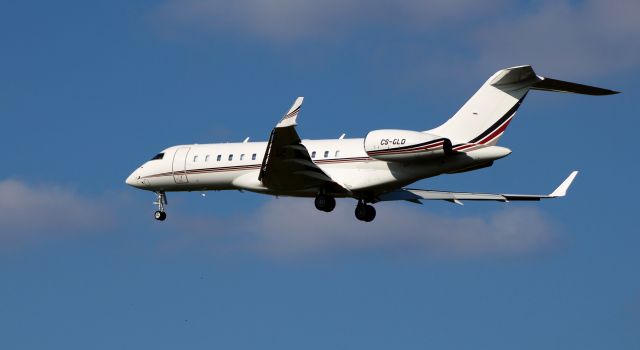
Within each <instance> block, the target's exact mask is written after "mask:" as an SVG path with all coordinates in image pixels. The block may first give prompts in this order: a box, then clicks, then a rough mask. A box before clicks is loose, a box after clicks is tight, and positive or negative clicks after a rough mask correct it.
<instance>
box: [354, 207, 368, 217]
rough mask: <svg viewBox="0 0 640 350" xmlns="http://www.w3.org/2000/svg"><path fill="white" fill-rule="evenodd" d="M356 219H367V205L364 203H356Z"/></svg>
mask: <svg viewBox="0 0 640 350" xmlns="http://www.w3.org/2000/svg"><path fill="white" fill-rule="evenodd" d="M355 214H356V219H358V220H360V221H366V219H367V205H365V204H358V205H357V206H356V211H355Z"/></svg>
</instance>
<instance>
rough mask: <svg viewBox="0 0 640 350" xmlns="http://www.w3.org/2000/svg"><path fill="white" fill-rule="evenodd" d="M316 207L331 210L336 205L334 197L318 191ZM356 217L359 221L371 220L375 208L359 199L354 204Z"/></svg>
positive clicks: (373, 217)
mask: <svg viewBox="0 0 640 350" xmlns="http://www.w3.org/2000/svg"><path fill="white" fill-rule="evenodd" d="M315 205H316V209H318V210H320V211H324V212H327V213H328V212H330V211H333V209H335V207H336V199H335V198H334V197H333V196H330V195H326V194H324V193H320V194H318V195H317V196H316V200H315ZM355 213H356V218H357V219H358V220H360V221H364V222H371V221H373V219H375V217H376V208H374V207H373V206H372V205H369V204H367V203H366V202H365V201H364V200H362V199H360V200H359V201H358V205H357V206H356V211H355Z"/></svg>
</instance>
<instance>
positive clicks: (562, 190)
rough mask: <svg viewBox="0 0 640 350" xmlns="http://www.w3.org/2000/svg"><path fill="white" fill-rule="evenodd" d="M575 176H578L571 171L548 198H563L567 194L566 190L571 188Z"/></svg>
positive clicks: (575, 172)
mask: <svg viewBox="0 0 640 350" xmlns="http://www.w3.org/2000/svg"><path fill="white" fill-rule="evenodd" d="M576 175H578V172H577V171H573V172H572V173H571V174H569V176H568V177H567V178H566V179H565V180H564V181H563V182H562V183H561V184H560V186H558V188H556V189H555V191H553V192H551V194H550V195H549V197H564V196H565V195H566V194H567V190H568V189H569V186H571V183H572V182H573V179H575V178H576Z"/></svg>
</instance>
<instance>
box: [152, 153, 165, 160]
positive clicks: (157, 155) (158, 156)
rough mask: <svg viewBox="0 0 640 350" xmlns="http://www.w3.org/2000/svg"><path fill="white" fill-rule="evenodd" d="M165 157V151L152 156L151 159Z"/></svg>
mask: <svg viewBox="0 0 640 350" xmlns="http://www.w3.org/2000/svg"><path fill="white" fill-rule="evenodd" d="M163 157H164V153H158V154H156V155H155V156H154V157H153V158H151V160H158V159H162V158H163Z"/></svg>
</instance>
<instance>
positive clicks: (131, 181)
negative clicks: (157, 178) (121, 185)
mask: <svg viewBox="0 0 640 350" xmlns="http://www.w3.org/2000/svg"><path fill="white" fill-rule="evenodd" d="M124 182H126V184H127V185H129V186H133V187H140V185H142V182H141V181H140V175H138V170H136V171H134V172H132V173H131V175H129V177H127V179H126V180H125V181H124Z"/></svg>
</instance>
